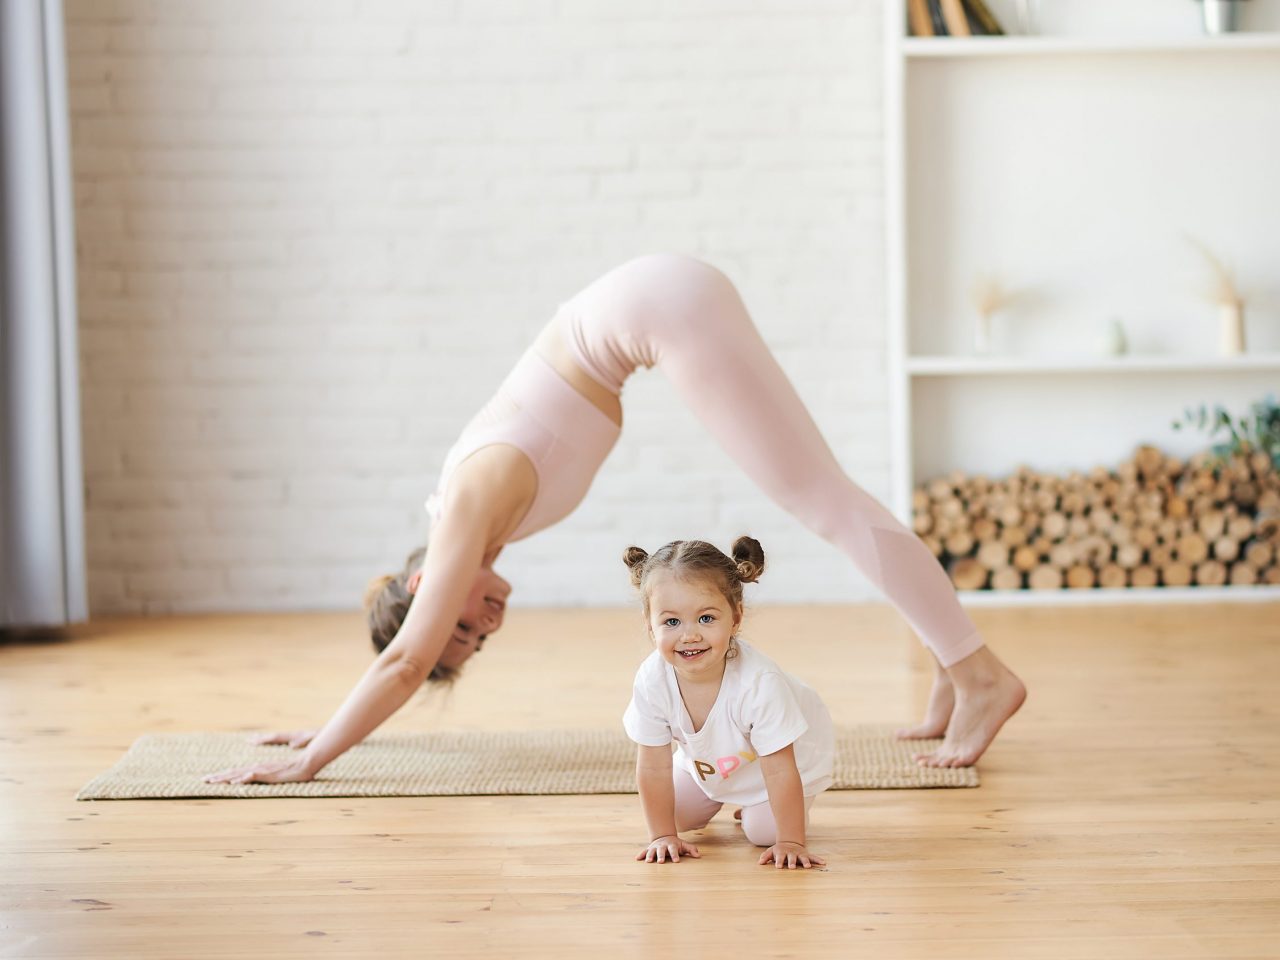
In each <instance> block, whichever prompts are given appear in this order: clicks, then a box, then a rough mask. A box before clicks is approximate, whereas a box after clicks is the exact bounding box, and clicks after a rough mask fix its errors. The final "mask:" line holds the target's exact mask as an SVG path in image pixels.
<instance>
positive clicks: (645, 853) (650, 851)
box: [636, 834, 702, 863]
mask: <svg viewBox="0 0 1280 960" xmlns="http://www.w3.org/2000/svg"><path fill="white" fill-rule="evenodd" d="M682 853H683V854H684V855H685V856H689V857H701V856H702V854H700V853H699V852H698V848H697V847H695V846H694V845H693V844H692V843H687V842H686V841H684V840H681V839H680V838H679V837H677V836H675V835H674V834H672V835H671V836H669V837H658V839H657V840H653V841H651V842H650V843H649V845H648V846H647V847H645V848H644V849H643V850H641V851H640V852H639V853H637V854H636V859H637V860H643V861H644V862H645V863H665V862H666V861H667V860H670V861H671V862H672V863H679V862H680V854H682Z"/></svg>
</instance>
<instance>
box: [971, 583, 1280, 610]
mask: <svg viewBox="0 0 1280 960" xmlns="http://www.w3.org/2000/svg"><path fill="white" fill-rule="evenodd" d="M957 596H959V597H960V602H961V603H962V604H964V605H965V606H966V607H1053V606H1074V605H1091V606H1092V605H1097V604H1103V603H1106V604H1127V603H1135V604H1137V603H1280V587H1276V586H1270V585H1264V586H1253V587H1127V588H1125V589H1102V588H1097V587H1095V588H1092V589H1088V590H1068V589H1063V590H960V591H958V592H957Z"/></svg>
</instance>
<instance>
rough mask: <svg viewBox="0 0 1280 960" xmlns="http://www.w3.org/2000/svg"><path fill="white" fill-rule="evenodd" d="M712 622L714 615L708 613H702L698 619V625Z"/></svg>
mask: <svg viewBox="0 0 1280 960" xmlns="http://www.w3.org/2000/svg"><path fill="white" fill-rule="evenodd" d="M713 620H715V615H714V614H710V613H704V614H703V615H702V616H700V617H699V618H698V622H699V623H711V622H712V621H713Z"/></svg>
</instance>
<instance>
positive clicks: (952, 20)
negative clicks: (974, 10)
mask: <svg viewBox="0 0 1280 960" xmlns="http://www.w3.org/2000/svg"><path fill="white" fill-rule="evenodd" d="M938 5H939V6H940V7H941V8H942V19H943V20H944V21H945V22H946V24H947V33H948V34H950V35H951V36H953V37H967V36H969V20H968V18H966V17H965V15H964V3H962V2H961V0H938Z"/></svg>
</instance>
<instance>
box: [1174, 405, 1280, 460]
mask: <svg viewBox="0 0 1280 960" xmlns="http://www.w3.org/2000/svg"><path fill="white" fill-rule="evenodd" d="M1184 426H1185V427H1195V428H1197V429H1199V430H1204V431H1207V432H1208V434H1209V439H1210V440H1214V439H1215V438H1218V437H1221V439H1220V440H1218V442H1217V443H1215V444H1214V445H1213V447H1212V448H1211V452H1212V454H1213V456H1214V459H1215V460H1217V462H1218V463H1219V464H1221V463H1225V462H1226V461H1227V460H1229V459H1231V457H1232V456H1234V455H1236V454H1248V453H1252V452H1253V451H1255V450H1260V451H1261V452H1263V453H1265V454H1266V455H1267V456H1268V457H1270V458H1271V463H1272V466H1274V467H1275V468H1276V469H1277V470H1280V403H1277V402H1276V397H1275V394H1270V393H1269V394H1267V396H1266V397H1264V398H1263V399H1262V400H1259V401H1258V402H1256V403H1254V404H1251V405H1250V407H1249V413H1248V414H1247V415H1245V416H1242V417H1239V418H1236V417H1233V416H1232V415H1231V413H1230V412H1229V411H1228V410H1227V408H1226V407H1224V406H1222V405H1221V404H1215V405H1214V406H1213V408H1212V409H1210V408H1209V407H1208V406H1206V405H1205V404H1203V403H1202V404H1200V406H1199V407H1196V408H1194V409H1193V408H1190V407H1188V408H1187V409H1186V410H1185V411H1183V417H1182V419H1181V420H1175V421H1174V423H1173V429H1175V430H1181V429H1182V428H1183V427H1184ZM1224 431H1225V435H1223V434H1224Z"/></svg>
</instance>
